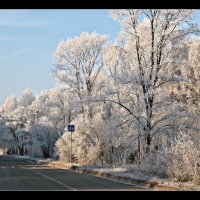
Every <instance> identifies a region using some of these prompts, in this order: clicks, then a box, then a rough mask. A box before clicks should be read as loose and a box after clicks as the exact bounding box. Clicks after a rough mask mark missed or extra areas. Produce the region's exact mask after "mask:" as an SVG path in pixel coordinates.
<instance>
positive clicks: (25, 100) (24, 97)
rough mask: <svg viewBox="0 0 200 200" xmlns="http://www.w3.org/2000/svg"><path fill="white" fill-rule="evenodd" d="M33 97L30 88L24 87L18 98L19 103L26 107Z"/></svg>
mask: <svg viewBox="0 0 200 200" xmlns="http://www.w3.org/2000/svg"><path fill="white" fill-rule="evenodd" d="M34 99H35V97H34V96H33V94H32V91H31V89H30V88H26V89H24V92H23V95H22V96H21V98H20V99H19V105H21V106H24V107H27V106H30V105H31V104H32V102H33V101H34Z"/></svg>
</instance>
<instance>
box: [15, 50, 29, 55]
mask: <svg viewBox="0 0 200 200" xmlns="http://www.w3.org/2000/svg"><path fill="white" fill-rule="evenodd" d="M28 51H30V49H19V50H17V51H14V52H13V54H14V55H21V54H24V53H26V52H28Z"/></svg>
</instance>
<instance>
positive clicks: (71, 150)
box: [70, 132, 72, 164]
mask: <svg viewBox="0 0 200 200" xmlns="http://www.w3.org/2000/svg"><path fill="white" fill-rule="evenodd" d="M70 164H72V132H71V147H70Z"/></svg>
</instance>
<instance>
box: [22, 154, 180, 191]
mask: <svg viewBox="0 0 200 200" xmlns="http://www.w3.org/2000/svg"><path fill="white" fill-rule="evenodd" d="M20 159H23V158H20ZM24 160H27V161H28V160H29V161H32V162H35V163H38V164H46V165H48V166H49V167H57V168H63V169H67V170H71V171H74V172H77V173H84V174H90V175H95V176H99V177H105V178H109V179H112V180H115V181H121V182H125V183H131V184H138V185H141V186H144V187H147V188H150V189H154V190H157V191H181V189H180V188H179V187H176V186H167V185H161V184H159V183H157V182H153V181H146V180H142V179H133V178H129V177H123V176H117V175H114V174H110V173H106V172H99V171H95V170H92V169H86V168H84V167H79V166H77V165H71V166H70V165H68V164H64V163H56V162H54V161H52V162H45V161H42V160H35V159H31V158H24Z"/></svg>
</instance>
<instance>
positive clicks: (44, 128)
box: [29, 117, 58, 158]
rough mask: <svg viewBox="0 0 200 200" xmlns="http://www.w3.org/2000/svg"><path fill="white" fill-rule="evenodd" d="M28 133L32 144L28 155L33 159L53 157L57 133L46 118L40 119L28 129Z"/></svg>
mask: <svg viewBox="0 0 200 200" xmlns="http://www.w3.org/2000/svg"><path fill="white" fill-rule="evenodd" d="M29 132H30V137H31V140H32V142H33V144H32V145H31V147H30V150H31V152H30V154H31V155H32V156H34V157H43V158H49V157H53V156H54V147H55V143H56V140H57V139H58V132H57V131H56V129H55V128H54V127H53V126H52V123H51V122H50V121H49V120H48V118H47V117H42V118H41V119H40V121H39V122H38V123H36V124H34V125H32V126H31V127H30V130H29Z"/></svg>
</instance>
